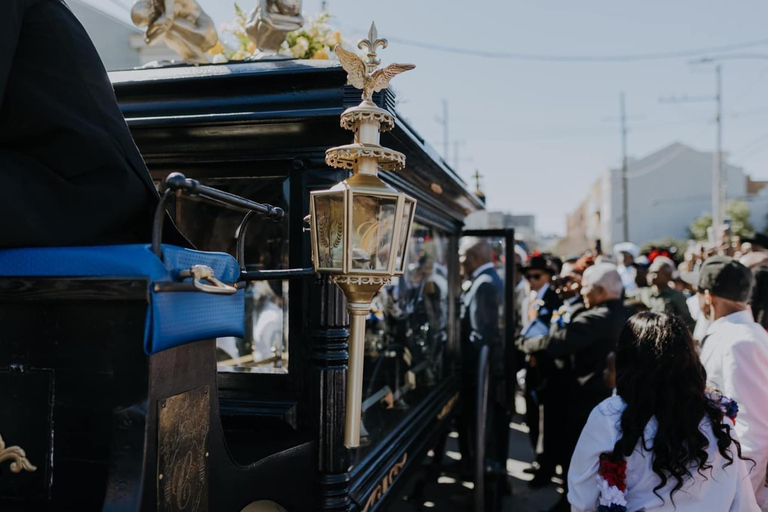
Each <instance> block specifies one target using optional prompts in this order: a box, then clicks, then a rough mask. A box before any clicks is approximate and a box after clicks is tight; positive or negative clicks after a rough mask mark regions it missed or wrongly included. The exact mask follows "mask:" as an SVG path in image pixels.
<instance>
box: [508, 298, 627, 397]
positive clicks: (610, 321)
mask: <svg viewBox="0 0 768 512" xmlns="http://www.w3.org/2000/svg"><path fill="white" fill-rule="evenodd" d="M631 314H632V312H631V311H630V310H629V309H628V308H626V307H624V305H623V304H622V301H621V300H610V301H607V302H604V303H602V304H600V305H598V306H596V307H594V308H592V309H588V310H586V311H584V312H582V313H579V314H578V315H577V316H576V318H574V319H572V320H571V323H569V324H568V325H567V326H566V327H565V328H564V329H560V330H558V331H556V332H555V333H553V334H550V335H549V336H539V337H536V338H530V339H527V340H523V342H522V343H520V344H519V347H520V349H521V350H523V351H524V352H526V353H535V352H539V351H542V350H546V351H547V352H548V353H549V354H551V355H552V356H554V357H559V358H564V357H570V358H571V361H572V364H573V374H574V377H576V378H577V379H578V378H584V377H587V376H589V375H590V374H592V377H591V378H590V379H589V381H588V383H589V386H597V387H602V388H604V387H605V385H604V384H603V370H605V367H606V358H607V357H608V354H609V353H610V352H612V351H614V350H615V349H616V343H617V342H618V340H619V334H621V330H622V329H623V328H624V324H626V322H627V319H628V318H629V317H630V316H631Z"/></svg>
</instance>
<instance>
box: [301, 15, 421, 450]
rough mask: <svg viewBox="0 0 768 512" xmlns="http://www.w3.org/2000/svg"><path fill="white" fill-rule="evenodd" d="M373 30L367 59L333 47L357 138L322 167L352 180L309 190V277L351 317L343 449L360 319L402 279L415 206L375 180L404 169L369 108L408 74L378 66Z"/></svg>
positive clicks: (353, 434)
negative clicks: (323, 279) (328, 286)
mask: <svg viewBox="0 0 768 512" xmlns="http://www.w3.org/2000/svg"><path fill="white" fill-rule="evenodd" d="M386 46H387V41H386V40H385V39H378V37H377V34H376V26H375V25H374V24H371V29H370V31H369V32H368V39H363V40H361V41H360V42H359V43H358V47H359V48H360V49H363V48H366V49H367V50H368V53H367V55H366V58H365V60H363V59H362V58H360V57H358V56H357V54H355V53H353V52H349V51H346V50H344V48H342V47H341V45H337V46H336V48H335V51H336V55H338V57H339V60H340V61H341V65H342V66H343V67H344V70H345V71H346V72H347V78H348V79H349V83H350V84H352V85H353V86H355V87H357V88H358V89H362V91H363V101H362V103H360V105H358V106H356V107H352V108H349V109H347V110H346V111H345V112H344V113H343V114H342V115H341V126H342V128H344V129H346V130H350V131H353V132H354V133H355V139H354V143H353V144H347V145H345V146H339V147H335V148H331V149H329V150H328V151H326V153H325V162H326V163H327V164H328V165H329V166H331V167H336V168H340V169H349V170H351V171H352V176H351V177H349V178H348V179H346V180H344V181H342V182H341V183H339V184H338V185H336V186H334V187H333V188H331V189H330V190H323V191H318V192H312V193H311V197H310V211H309V219H308V220H309V223H310V231H311V235H312V260H313V263H314V266H315V271H317V272H320V273H325V274H330V275H331V281H332V282H334V283H336V284H337V285H338V286H339V287H340V288H341V289H342V290H343V291H344V295H345V296H346V297H347V302H348V310H349V315H350V337H349V338H350V339H349V373H348V376H347V400H346V403H347V417H346V423H345V431H344V444H345V445H346V446H347V447H349V448H356V447H358V446H359V445H360V422H361V414H362V412H361V403H362V390H363V354H364V349H365V346H364V344H365V317H366V315H367V314H368V312H369V311H370V304H371V300H373V297H374V296H375V295H376V293H377V292H378V291H379V289H380V288H381V287H382V285H384V284H388V283H389V282H390V280H391V277H392V276H395V275H402V274H403V271H404V269H405V263H406V259H407V254H408V252H407V250H408V240H409V239H410V231H411V224H412V223H413V215H414V213H415V211H416V200H415V199H413V198H411V197H409V196H407V195H406V194H404V193H402V192H398V191H397V190H395V189H393V188H392V187H390V186H389V185H387V184H386V183H384V182H383V181H382V180H381V179H380V178H379V177H378V171H379V170H385V171H396V170H400V169H403V168H404V167H405V156H404V155H403V154H402V153H398V152H397V151H393V150H391V149H389V148H385V147H382V146H381V145H379V136H380V134H381V132H385V131H387V130H391V129H392V128H393V127H394V123H395V120H394V117H393V116H392V114H390V113H389V112H387V111H386V110H384V109H381V108H379V107H377V106H376V104H374V103H373V101H372V99H371V97H372V95H373V93H374V92H378V91H381V90H382V89H385V88H386V87H387V86H388V85H389V81H390V80H391V79H392V78H393V77H394V76H395V75H398V74H399V73H402V72H404V71H408V70H410V69H413V68H414V67H415V66H413V65H411V64H390V65H389V66H387V67H385V68H382V69H376V68H377V67H378V65H379V64H380V63H381V61H380V60H379V59H377V57H376V48H378V47H381V48H386Z"/></svg>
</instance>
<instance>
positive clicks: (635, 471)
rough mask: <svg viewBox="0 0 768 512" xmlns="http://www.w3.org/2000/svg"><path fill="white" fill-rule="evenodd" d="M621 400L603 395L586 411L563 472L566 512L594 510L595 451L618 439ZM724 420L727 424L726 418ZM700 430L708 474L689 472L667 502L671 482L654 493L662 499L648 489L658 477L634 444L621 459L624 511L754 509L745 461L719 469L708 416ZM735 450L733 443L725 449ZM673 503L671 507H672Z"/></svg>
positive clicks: (651, 429)
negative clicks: (624, 479) (623, 461)
mask: <svg viewBox="0 0 768 512" xmlns="http://www.w3.org/2000/svg"><path fill="white" fill-rule="evenodd" d="M625 408H626V404H625V403H624V401H623V400H622V399H621V397H619V396H613V397H611V398H607V399H606V400H604V401H603V402H602V403H600V405H598V406H597V407H595V408H594V409H593V410H592V414H590V416H589V420H587V424H586V426H585V427H584V430H582V432H581V437H580V438H579V443H578V444H577V445H576V450H575V451H574V453H573V459H572V460H571V468H570V470H569V471H568V501H569V502H570V504H571V510H572V512H594V511H596V510H597V507H598V505H599V501H598V500H599V490H598V485H597V471H598V468H599V463H600V454H601V453H603V452H608V451H611V450H613V446H614V445H615V444H616V441H617V440H618V439H619V437H621V432H620V431H619V427H618V425H619V421H620V419H621V413H622V412H623V411H624V409H625ZM725 421H728V422H730V420H729V419H727V418H726V419H725ZM656 428H657V424H656V419H655V418H651V421H649V422H648V424H647V425H646V427H645V438H646V439H649V440H650V439H653V437H654V436H655V433H656ZM700 429H701V432H702V433H704V435H706V436H707V439H708V440H709V446H708V448H707V453H708V459H707V463H708V464H710V465H711V466H712V470H711V473H710V471H709V470H707V471H705V472H704V474H705V475H706V478H704V477H702V476H701V475H700V474H699V473H698V472H696V471H691V473H692V474H693V478H690V479H689V480H688V481H686V482H685V483H684V484H683V488H682V489H680V490H679V491H678V492H676V493H675V494H674V499H675V503H674V505H673V504H672V500H671V499H670V492H671V491H672V488H673V487H674V486H675V480H674V479H671V481H669V482H667V485H666V486H664V487H663V488H661V489H659V490H658V491H657V492H658V493H659V495H660V496H661V497H662V498H664V500H663V501H662V500H661V499H659V497H658V496H656V495H655V494H654V492H653V488H654V487H656V486H657V485H658V484H659V483H660V479H659V477H658V475H657V474H656V473H654V472H653V468H652V466H651V462H652V457H651V454H650V453H649V452H647V451H645V450H643V449H642V446H641V445H640V443H638V445H637V447H636V448H635V451H634V452H633V453H632V455H630V456H629V457H627V494H626V499H627V511H628V512H638V511H640V510H643V511H647V512H651V511H653V512H759V510H760V509H759V508H758V507H757V504H756V503H755V495H754V493H753V491H752V485H751V483H750V480H749V475H748V469H747V464H749V463H748V462H745V461H743V460H741V459H739V458H738V457H736V456H734V461H733V464H732V465H730V466H727V467H723V466H724V464H726V463H727V460H726V459H724V458H723V457H722V455H720V452H719V451H718V449H717V442H716V438H715V436H714V435H713V434H712V425H711V423H710V421H709V418H704V419H702V421H701V426H700ZM731 449H732V451H733V453H734V454H735V452H736V449H735V447H731ZM675 507H676V508H675Z"/></svg>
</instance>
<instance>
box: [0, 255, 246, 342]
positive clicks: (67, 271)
mask: <svg viewBox="0 0 768 512" xmlns="http://www.w3.org/2000/svg"><path fill="white" fill-rule="evenodd" d="M193 265H207V266H209V267H211V268H212V269H213V270H214V275H215V276H216V278H217V279H219V280H221V281H223V282H225V283H233V282H235V281H237V279H238V277H239V275H240V271H239V268H238V265H237V262H236V261H235V259H234V258H232V256H230V255H229V254H225V253H215V252H203V251H194V250H191V249H184V248H181V247H176V246H172V245H164V246H163V261H160V259H158V258H157V256H155V254H154V253H153V252H152V250H151V247H150V246H149V245H108V246H90V247H33V248H22V249H4V250H0V276H3V277H115V278H137V279H148V281H149V289H148V293H149V296H150V304H149V308H148V312H147V318H146V329H145V339H144V348H145V351H146V352H147V354H153V353H156V352H160V351H161V350H165V349H168V348H171V347H175V346H178V345H182V344H184V343H190V342H194V341H199V340H203V339H209V338H216V337H220V336H235V337H240V338H242V337H243V329H244V313H245V292H244V290H238V292H237V293H236V294H234V295H214V294H210V293H204V292H155V291H154V287H153V286H152V285H153V284H154V283H157V282H180V281H181V279H180V278H179V271H180V270H185V269H189V268H190V267H192V266H193ZM187 281H191V280H190V279H187Z"/></svg>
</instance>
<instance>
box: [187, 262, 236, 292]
mask: <svg viewBox="0 0 768 512" xmlns="http://www.w3.org/2000/svg"><path fill="white" fill-rule="evenodd" d="M179 276H181V277H191V278H192V284H193V285H194V286H195V288H196V289H198V290H200V291H201V292H205V293H215V294H218V295H234V294H236V293H237V288H235V287H234V286H230V285H228V284H224V283H222V282H221V281H219V280H218V279H216V277H215V276H214V272H213V269H212V268H211V267H209V266H207V265H193V266H192V268H190V269H189V270H182V271H180V272H179ZM203 280H205V281H208V282H209V283H213V284H205V283H204V282H203Z"/></svg>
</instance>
